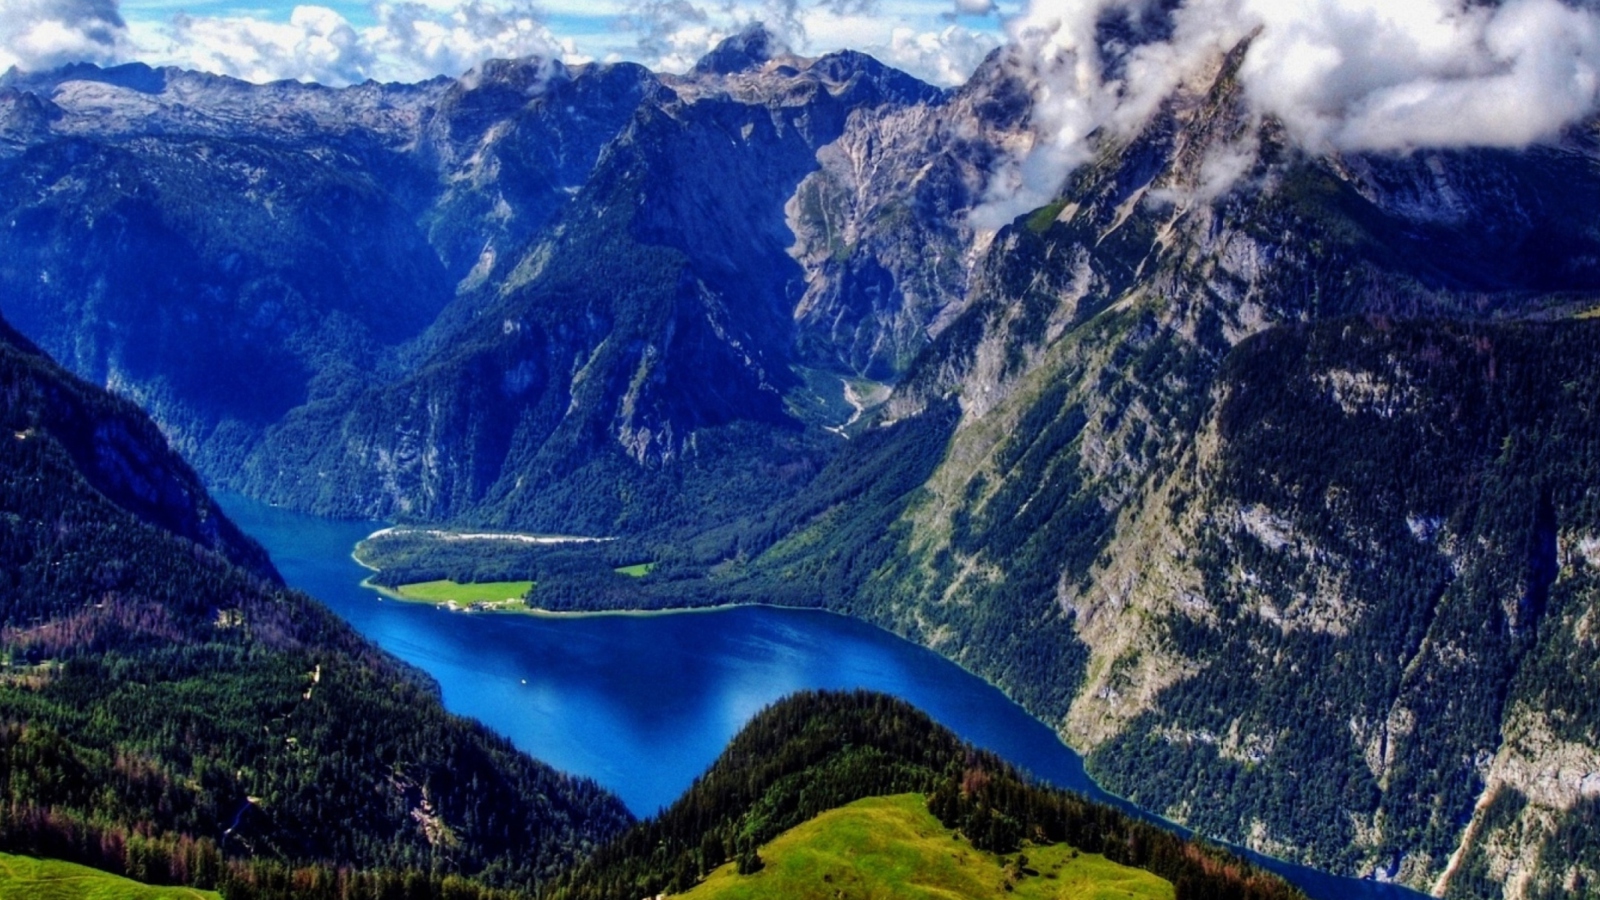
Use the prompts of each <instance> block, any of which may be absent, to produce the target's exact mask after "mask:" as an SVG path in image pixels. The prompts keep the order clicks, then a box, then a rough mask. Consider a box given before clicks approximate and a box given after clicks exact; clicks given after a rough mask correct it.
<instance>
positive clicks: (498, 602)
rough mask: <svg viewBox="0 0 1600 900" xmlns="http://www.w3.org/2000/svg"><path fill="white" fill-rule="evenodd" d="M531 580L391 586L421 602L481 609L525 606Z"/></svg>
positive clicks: (530, 588)
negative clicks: (452, 604)
mask: <svg viewBox="0 0 1600 900" xmlns="http://www.w3.org/2000/svg"><path fill="white" fill-rule="evenodd" d="M533 587H534V582H532V581H492V582H489V583H486V584H457V583H456V582H454V581H448V580H445V581H424V582H420V583H417V584H402V585H400V586H398V587H396V588H395V589H394V592H395V593H396V594H398V595H399V596H400V597H401V599H404V600H415V601H418V602H421V603H437V604H445V603H454V604H456V605H458V606H472V607H481V608H484V609H527V608H528V604H527V603H526V602H524V601H525V599H526V598H527V596H528V592H529V591H531V590H533Z"/></svg>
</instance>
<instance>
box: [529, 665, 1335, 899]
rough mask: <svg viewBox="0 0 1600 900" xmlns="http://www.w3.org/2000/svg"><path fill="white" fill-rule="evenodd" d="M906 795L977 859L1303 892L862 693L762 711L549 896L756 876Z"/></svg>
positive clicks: (628, 893)
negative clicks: (768, 850)
mask: <svg viewBox="0 0 1600 900" xmlns="http://www.w3.org/2000/svg"><path fill="white" fill-rule="evenodd" d="M909 792H916V793H924V794H928V795H929V797H928V800H927V806H928V809H930V810H931V811H932V812H933V814H934V815H935V816H936V817H938V819H939V820H940V821H941V822H942V823H943V824H944V825H945V826H946V827H949V828H953V829H956V830H958V831H959V832H960V833H961V835H962V836H963V837H964V838H965V839H966V841H967V842H968V843H970V844H971V845H972V846H973V847H975V848H978V849H980V850H987V851H992V852H996V853H1015V852H1017V850H1018V849H1019V848H1020V847H1021V846H1022V842H1023V841H1025V840H1026V841H1032V842H1036V843H1041V844H1055V843H1067V844H1070V845H1071V846H1072V847H1074V848H1077V849H1079V850H1081V851H1083V852H1085V853H1103V854H1105V857H1106V858H1107V859H1109V860H1111V861H1113V862H1116V863H1120V864H1122V865H1127V866H1132V867H1134V868H1139V869H1144V870H1146V871H1149V872H1151V873H1153V874H1155V875H1157V876H1159V877H1160V878H1162V879H1165V880H1167V881H1170V882H1172V883H1173V884H1175V885H1176V886H1177V896H1178V897H1179V898H1198V897H1214V898H1219V900H1221V898H1254V900H1273V898H1282V900H1293V898H1297V897H1302V896H1303V895H1302V894H1301V893H1300V892H1299V891H1298V890H1296V889H1295V888H1293V887H1291V886H1290V885H1288V884H1287V883H1286V882H1284V881H1282V880H1281V879H1279V878H1278V877H1277V876H1274V875H1270V874H1267V873H1263V872H1261V871H1259V870H1257V869H1255V868H1254V867H1253V866H1251V865H1249V864H1248V863H1245V862H1243V861H1241V860H1239V859H1238V858H1236V857H1233V856H1231V855H1230V854H1227V853H1225V852H1223V851H1220V850H1217V849H1215V848H1212V847H1207V846H1205V845H1202V844H1197V843H1192V842H1188V841H1185V840H1183V839H1181V838H1179V837H1177V836H1176V835H1174V834H1172V833H1171V832H1170V831H1166V830H1163V829H1162V828H1159V827H1157V826H1155V825H1152V824H1150V823H1148V822H1144V821H1140V820H1137V819H1134V818H1131V817H1129V816H1128V815H1126V814H1125V813H1122V812H1120V811H1117V810H1113V809H1110V808H1108V807H1103V806H1097V805H1095V804H1092V803H1089V802H1087V801H1085V800H1083V799H1081V798H1079V797H1077V796H1076V795H1073V794H1069V793H1065V792H1061V791H1056V790H1050V789H1046V788H1042V787H1038V786H1036V785H1033V784H1031V783H1029V782H1028V780H1027V779H1026V778H1024V777H1023V776H1022V775H1021V774H1020V773H1018V772H1017V771H1016V770H1015V769H1013V768H1011V767H1010V766H1008V765H1007V764H1006V763H1004V762H1003V761H1001V760H1000V759H998V758H996V757H994V756H993V755H992V754H988V753H983V752H980V751H977V750H975V749H973V748H972V747H970V746H967V745H965V744H963V743H962V742H961V741H960V740H959V739H958V738H956V736H955V735H954V734H952V733H951V732H950V731H949V730H947V729H945V728H943V727H942V726H939V725H937V724H935V723H934V722H933V720H931V719H929V718H928V717H927V716H926V715H925V714H923V713H921V712H919V711H918V710H916V709H915V708H914V707H912V706H910V705H908V704H906V703H905V702H903V701H900V700H896V699H894V698H891V697H886V696H884V695H881V694H871V693H866V692H855V693H829V692H822V693H804V694H798V695H795V696H794V697H791V698H789V699H786V700H783V701H781V702H779V703H776V704H774V705H772V706H771V707H768V708H767V709H765V710H763V711H762V712H761V713H760V714H758V715H757V716H756V717H755V718H754V719H752V720H751V721H750V724H748V725H746V726H745V727H744V728H743V729H742V730H741V731H740V732H739V734H738V736H736V737H735V738H734V739H733V741H732V743H730V744H729V745H728V749H727V750H726V751H724V752H723V754H722V756H720V757H719V758H718V759H717V761H716V762H715V763H714V764H713V765H712V766H711V769H710V770H709V771H707V772H706V774H705V775H703V776H702V777H701V778H699V779H698V780H697V781H696V782H695V784H694V786H693V787H691V788H690V789H689V791H688V792H687V793H686V794H685V795H684V796H683V797H682V798H681V799H679V800H678V801H677V802H676V803H674V804H673V805H672V806H670V807H668V808H667V809H666V810H664V811H662V812H661V814H660V815H658V816H656V817H655V818H652V819H649V820H647V821H645V822H642V823H640V824H638V825H636V826H634V827H633V828H632V829H630V830H629V831H627V832H625V833H624V834H623V835H622V836H621V837H619V838H618V839H616V840H615V841H613V842H611V843H609V844H607V845H606V846H605V847H604V848H602V849H601V851H600V852H599V853H597V854H596V855H595V856H594V857H593V859H592V860H591V861H589V862H587V863H585V864H583V865H581V866H579V867H577V868H576V869H574V870H573V871H572V872H571V873H570V874H568V875H567V876H565V877H563V878H562V879H561V880H560V882H559V883H558V884H557V885H556V886H555V887H554V889H553V890H552V891H550V892H549V893H548V894H547V896H550V897H554V898H572V900H577V898H589V897H593V898H624V897H635V898H636V897H640V896H654V895H656V894H658V893H660V892H663V891H665V892H669V893H679V892H682V891H685V890H687V889H688V888H690V887H692V886H693V885H694V884H696V883H697V882H698V881H699V880H700V879H702V878H704V877H705V876H706V875H707V874H709V873H710V872H712V871H713V870H715V869H717V868H718V867H720V866H721V865H722V864H723V863H724V862H726V861H729V860H732V861H735V862H736V863H738V868H739V870H740V871H741V872H745V871H754V870H755V869H757V868H759V866H760V865H761V863H760V859H759V854H758V853H757V848H759V847H760V846H761V845H762V844H764V843H766V842H768V841H770V840H772V839H773V838H775V837H777V836H778V835H779V834H780V833H782V832H784V831H786V830H788V829H790V828H793V827H794V826H796V825H799V824H801V823H803V822H806V821H808V820H810V819H813V818H815V817H816V816H818V815H820V814H822V813H824V812H827V811H828V810H832V809H835V808H837V807H840V806H844V805H845V804H847V803H850V802H851V801H854V800H858V799H861V798H863V797H875V796H885V795H890V794H903V793H909Z"/></svg>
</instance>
